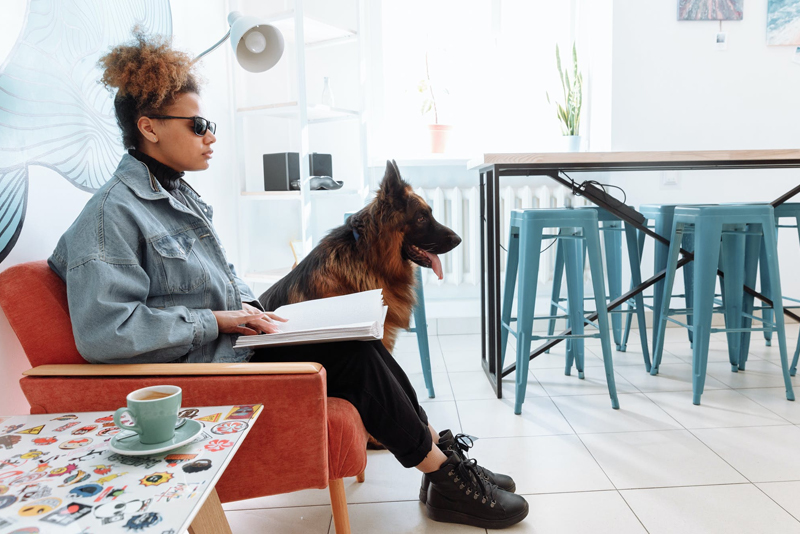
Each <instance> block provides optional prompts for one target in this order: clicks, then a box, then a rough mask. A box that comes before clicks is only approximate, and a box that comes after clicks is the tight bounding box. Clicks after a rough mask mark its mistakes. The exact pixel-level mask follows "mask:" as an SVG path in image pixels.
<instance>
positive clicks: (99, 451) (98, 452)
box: [72, 438, 105, 462]
mask: <svg viewBox="0 0 800 534" xmlns="http://www.w3.org/2000/svg"><path fill="white" fill-rule="evenodd" d="M87 439H88V438H87ZM104 452H105V451H104V450H103V449H92V450H91V451H89V452H87V453H86V454H83V455H81V456H76V457H74V458H72V460H75V461H77V462H83V461H85V460H86V459H87V458H91V457H92V456H101V455H102V454H103V453H104Z"/></svg>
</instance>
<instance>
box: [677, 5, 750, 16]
mask: <svg viewBox="0 0 800 534" xmlns="http://www.w3.org/2000/svg"><path fill="white" fill-rule="evenodd" d="M743 2H744V0H678V20H742V16H743V11H742V4H743Z"/></svg>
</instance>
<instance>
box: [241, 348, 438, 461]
mask: <svg viewBox="0 0 800 534" xmlns="http://www.w3.org/2000/svg"><path fill="white" fill-rule="evenodd" d="M250 361H251V362H317V363H320V364H322V366H323V367H324V368H325V371H326V373H327V375H328V396H330V397H338V398H340V399H345V400H347V401H350V403H352V404H353V405H354V406H355V407H356V410H358V413H359V414H360V415H361V420H362V421H363V422H364V427H365V428H366V429H367V431H368V432H369V433H370V434H372V436H373V437H374V438H375V439H377V440H378V441H380V442H381V443H383V444H384V445H385V446H386V448H387V449H389V451H391V453H392V454H394V455H395V457H397V459H398V460H399V461H400V463H401V464H403V466H405V467H414V466H416V465H418V464H419V463H420V462H422V460H424V459H425V456H427V455H428V453H429V452H430V450H431V445H432V438H431V434H430V431H429V430H428V416H427V415H426V414H425V411H424V410H423V409H422V408H421V407H420V405H419V402H417V394H416V392H415V391H414V388H413V387H412V386H411V383H410V382H409V380H408V377H407V376H406V374H405V373H404V372H403V369H401V368H400V366H399V365H398V364H397V362H396V361H395V360H394V358H393V357H392V355H391V354H389V351H388V350H386V348H385V347H384V346H383V344H382V343H381V342H380V341H342V342H336V343H321V344H317V345H295V346H289V347H265V348H261V349H256V352H255V354H254V356H253V357H252V358H251V359H250Z"/></svg>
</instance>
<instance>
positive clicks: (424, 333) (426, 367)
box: [414, 268, 436, 399]
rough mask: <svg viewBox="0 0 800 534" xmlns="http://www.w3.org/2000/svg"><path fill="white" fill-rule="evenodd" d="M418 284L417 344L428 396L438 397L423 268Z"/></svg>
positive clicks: (415, 306)
mask: <svg viewBox="0 0 800 534" xmlns="http://www.w3.org/2000/svg"><path fill="white" fill-rule="evenodd" d="M416 274H417V285H416V287H415V292H416V294H417V302H416V304H415V305H414V330H415V331H416V333H417V345H418V346H419V359H420V363H421V364H422V375H423V377H424V378H425V388H426V389H427V390H428V398H430V399H433V398H435V397H436V392H435V391H434V390H433V375H431V352H430V348H429V347H428V318H427V317H426V315H425V293H424V291H423V290H422V269H420V268H417V273H416Z"/></svg>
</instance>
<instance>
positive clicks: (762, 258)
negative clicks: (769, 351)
mask: <svg viewBox="0 0 800 534" xmlns="http://www.w3.org/2000/svg"><path fill="white" fill-rule="evenodd" d="M759 262H760V263H761V273H760V274H761V277H760V278H761V294H762V295H764V296H765V297H767V298H768V299H770V300H772V297H771V296H770V293H771V292H770V286H771V285H772V281H771V280H770V278H769V269H767V251H766V249H765V248H764V243H763V241H762V243H761V251H760V253H759ZM761 319H762V320H763V321H764V325H765V326H766V325H767V324H768V323H769V324H771V323H773V319H772V310H769V309H763V310H761ZM764 343H765V344H766V346H767V347H771V346H772V329H765V330H764ZM798 346H800V345H798Z"/></svg>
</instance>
